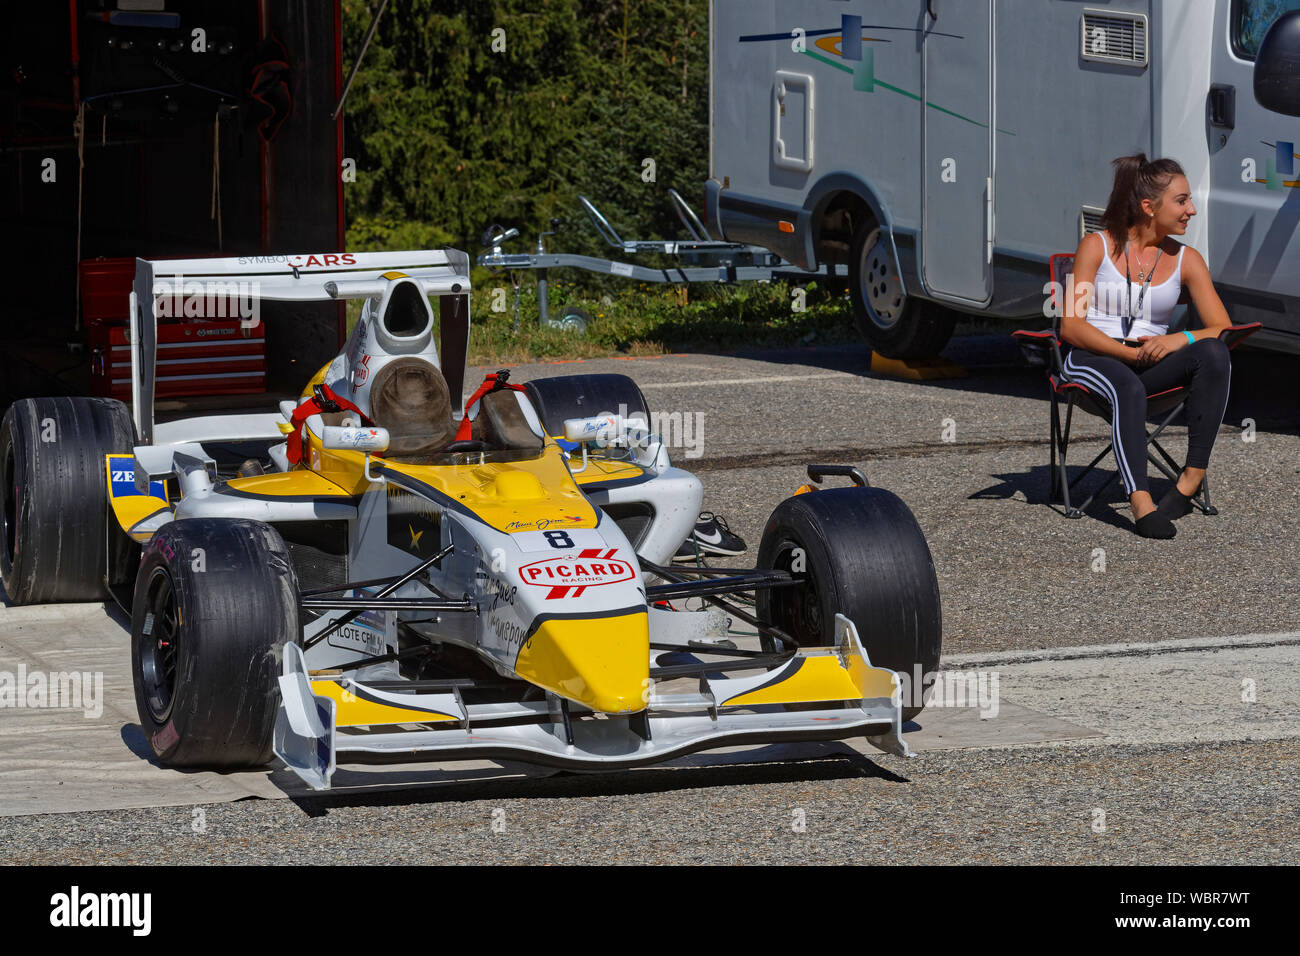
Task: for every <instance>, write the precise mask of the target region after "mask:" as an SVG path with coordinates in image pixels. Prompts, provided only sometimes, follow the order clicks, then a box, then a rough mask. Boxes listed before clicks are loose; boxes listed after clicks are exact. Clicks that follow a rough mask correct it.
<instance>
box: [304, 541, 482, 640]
mask: <svg viewBox="0 0 1300 956" xmlns="http://www.w3.org/2000/svg"><path fill="white" fill-rule="evenodd" d="M453 550H455V548H454V546H453V545H450V544H449V545H447V547H445V548H443V549H442V550H441V551H439V552H438V553H437V554H435V555H434V556H433V557H431V558H429V559H428V560H427V561H422V562H420V563H419V564H417V565H416V566H415V567H413V568H412V569H411V570H410V571H407V572H406V573H405V574H404V575H402V576H401V577H396V576H394V577H393V578H390V579H387V580H390V581H391V582H392V583H391V584H388V585H386V586H385V587H384V589H383V590H381V591H380V592H379V593H378V594H376V595H375V597H374V598H369V599H363V598H340V599H338V600H331V601H326V602H324V603H322V602H321V601H320V600H319V599H317V598H315V597H314V595H316V594H326V593H330V592H332V591H333V592H337V591H346V590H351V589H355V588H357V587H364V586H367V585H368V584H378V583H379V582H378V581H372V582H361V583H359V584H340V585H339V586H338V587H337V588H324V589H321V590H318V591H313V592H311V595H312V596H306V600H301V599H300V601H299V604H300V605H301V606H302V607H304V608H307V609H308V610H317V609H327V608H343V607H346V608H352V609H353V610H352V611H350V612H349V613H347V614H344V615H343V616H342V617H340V618H339V619H338V620H337V621H335V622H334V623H333V624H331V625H330V626H329V627H327V628H325V629H324V630H322V631H320V632H319V633H317V634H313V635H312V637H311V638H310V639H309V640H308V641H307V642H306V643H305V644H303V646H302V649H303V652H304V653H305V652H307V651H309V650H311V649H312V648H313V647H315V646H316V645H317V644H319V643H320V642H321V641H322V640H323V639H325V638H326V637H328V636H329V635H330V634H332V633H333V632H334V631H337V630H338V629H339V628H341V627H344V626H346V625H348V624H351V623H352V622H353V621H354V620H356V618H357V617H359V616H360V614H361V612H362V611H365V610H370V609H372V608H378V609H380V610H387V611H409V610H416V611H423V610H429V611H477V610H478V605H477V604H471V603H469V602H468V601H454V600H449V599H446V595H443V598H444V600H443V601H442V602H438V601H424V600H422V599H418V598H417V599H413V600H405V601H403V602H402V606H401V607H398V606H397V605H395V604H392V603H391V602H390V603H387V604H379V605H375V604H373V603H366V602H367V601H370V602H373V601H374V600H375V599H382V598H386V597H388V595H390V594H392V593H393V592H394V591H396V590H397V589H398V588H400V587H402V586H403V585H405V584H408V583H410V582H411V581H412V580H414V579H415V577H416V576H418V575H420V574H423V573H424V572H425V571H427V570H428V569H429V568H431V567H433V566H434V565H435V564H438V562H440V561H441V560H442V559H443V558H445V557H446V556H447V555H449V554H451V552H452V551H453ZM304 596H305V595H304ZM342 601H347V602H348V603H346V604H344V603H341V602H342ZM411 603H418V604H419V606H418V607H415V608H411V607H407V606H406V605H407V604H411ZM439 604H442V605H445V606H435V605H439Z"/></svg>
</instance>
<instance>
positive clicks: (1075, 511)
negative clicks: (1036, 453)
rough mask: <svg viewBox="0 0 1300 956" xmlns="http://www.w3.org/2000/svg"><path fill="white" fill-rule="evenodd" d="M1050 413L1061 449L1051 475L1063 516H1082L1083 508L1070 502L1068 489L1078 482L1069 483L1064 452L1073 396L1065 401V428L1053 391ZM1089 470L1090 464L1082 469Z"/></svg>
mask: <svg viewBox="0 0 1300 956" xmlns="http://www.w3.org/2000/svg"><path fill="white" fill-rule="evenodd" d="M1052 414H1053V422H1052V423H1053V425H1055V426H1056V433H1057V437H1058V438H1059V440H1060V446H1061V447H1060V451H1061V457H1060V469H1059V471H1057V472H1056V473H1055V474H1054V475H1053V479H1054V483H1055V484H1056V486H1057V488H1058V489H1059V490H1060V494H1061V499H1062V505H1063V506H1064V508H1065V516H1066V517H1067V518H1082V517H1083V510H1082V509H1080V508H1076V507H1074V506H1073V505H1072V504H1070V489H1071V488H1072V487H1073V485H1075V484H1078V479H1075V481H1074V483H1073V484H1071V482H1070V474H1069V471H1068V470H1067V469H1066V467H1065V456H1066V452H1067V451H1068V450H1069V448H1070V425H1071V423H1072V422H1073V419H1074V397H1073V396H1071V397H1070V398H1069V399H1068V400H1067V401H1066V404H1065V428H1064V429H1062V428H1061V417H1060V406H1059V404H1058V403H1057V399H1056V393H1055V392H1053V393H1052ZM1053 457H1055V456H1053ZM1090 470H1091V466H1089V468H1087V469H1085V470H1084V474H1085V475H1086V474H1087V473H1088V471H1090ZM1080 477H1082V476H1080ZM1086 506H1087V505H1086V503H1085V507H1086Z"/></svg>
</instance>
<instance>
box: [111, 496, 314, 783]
mask: <svg viewBox="0 0 1300 956" xmlns="http://www.w3.org/2000/svg"><path fill="white" fill-rule="evenodd" d="M300 633H301V632H300V629H299V622H298V584H297V579H296V578H295V576H294V571H293V563H292V561H291V559H290V556H289V550H288V548H287V547H286V546H285V543H284V541H283V539H282V538H281V537H280V535H279V533H278V532H277V531H276V530H275V529H274V528H272V527H271V526H270V525H268V524H264V523H263V522H260V521H250V520H247V519H243V518H229V519H218V518H190V519H185V520H182V521H174V522H172V523H171V524H167V525H164V526H163V528H162V529H161V530H160V531H159V532H158V533H157V534H155V535H154V536H153V538H152V539H151V540H150V542H149V544H148V545H146V546H145V549H144V558H143V560H142V561H141V563H140V571H139V574H138V575H137V576H136V582H135V601H134V607H133V609H132V614H131V665H132V672H133V675H134V680H135V701H136V710H137V711H138V713H139V716H140V726H141V728H142V729H143V730H144V733H145V736H146V737H147V738H148V739H149V745H150V746H151V747H152V748H153V752H154V754H155V755H156V756H157V757H158V759H159V760H160V761H161V762H162V763H164V764H167V765H169V766H174V767H213V768H221V767H247V766H257V765H260V764H264V763H266V762H267V761H268V760H270V759H271V736H272V732H273V731H274V729H275V715H276V710H277V708H278V706H279V700H280V690H279V682H278V678H279V675H280V658H281V653H282V651H283V647H284V645H285V644H286V643H288V642H290V641H293V640H296V639H297V638H298V636H299V634H300Z"/></svg>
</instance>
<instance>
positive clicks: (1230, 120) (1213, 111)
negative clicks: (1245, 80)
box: [1210, 83, 1237, 129]
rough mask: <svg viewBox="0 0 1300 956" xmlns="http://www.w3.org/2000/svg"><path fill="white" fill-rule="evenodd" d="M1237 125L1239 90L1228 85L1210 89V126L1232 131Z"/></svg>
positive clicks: (1215, 86)
mask: <svg viewBox="0 0 1300 956" xmlns="http://www.w3.org/2000/svg"><path fill="white" fill-rule="evenodd" d="M1236 123H1237V89H1236V87H1234V86H1232V85H1230V84H1228V83H1215V84H1214V85H1213V86H1211V87H1210V125H1211V126H1217V127H1219V128H1220V129H1232V128H1233V127H1234V126H1236Z"/></svg>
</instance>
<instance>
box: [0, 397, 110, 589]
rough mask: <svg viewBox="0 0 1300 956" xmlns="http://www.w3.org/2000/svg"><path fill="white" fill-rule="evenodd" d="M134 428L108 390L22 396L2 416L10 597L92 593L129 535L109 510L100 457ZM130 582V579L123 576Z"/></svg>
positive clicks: (0, 476) (1, 565)
mask: <svg viewBox="0 0 1300 956" xmlns="http://www.w3.org/2000/svg"><path fill="white" fill-rule="evenodd" d="M134 444H135V429H134V427H133V426H132V424H131V416H130V414H129V413H128V412H127V410H126V406H125V405H123V404H122V403H121V402H119V401H116V400H114V399H111V398H62V397H60V398H25V399H22V400H20V401H17V402H14V404H13V405H11V406H10V408H9V411H7V412H6V413H5V416H4V421H3V423H2V424H0V482H2V483H3V485H2V487H0V502H2V504H3V506H2V507H0V525H2V527H0V580H3V581H4V588H5V593H7V594H8V595H9V600H10V601H12V602H13V603H15V604H43V603H46V602H51V601H97V600H100V599H101V598H103V597H105V596H106V592H105V587H104V581H105V577H106V575H107V574H109V573H110V569H111V573H113V574H119V573H121V569H123V568H127V567H130V564H131V560H130V559H131V555H132V553H133V549H134V543H133V542H132V541H131V539H130V538H128V537H127V536H126V535H125V534H123V533H122V531H121V529H120V528H118V526H117V522H116V521H114V520H113V519H112V517H111V515H110V512H109V504H108V481H107V476H106V469H105V463H104V456H105V455H109V454H119V453H120V454H127V455H129V454H131V448H132V446H133V445H134ZM128 580H129V579H128Z"/></svg>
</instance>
